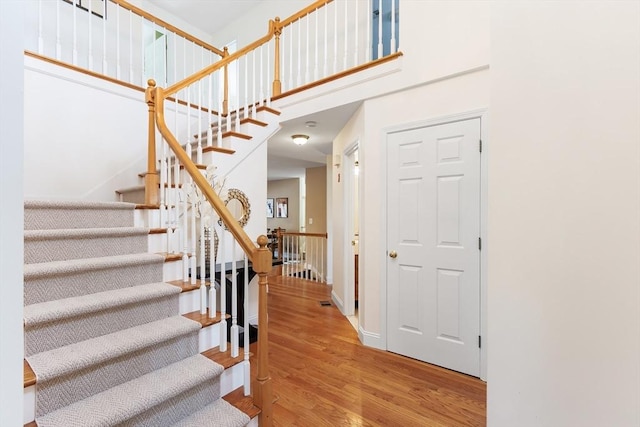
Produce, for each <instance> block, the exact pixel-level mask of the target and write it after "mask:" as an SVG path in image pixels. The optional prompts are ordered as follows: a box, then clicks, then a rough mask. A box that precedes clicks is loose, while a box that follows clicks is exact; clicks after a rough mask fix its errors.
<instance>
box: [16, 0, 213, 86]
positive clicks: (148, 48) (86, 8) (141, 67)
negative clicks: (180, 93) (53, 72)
mask: <svg viewBox="0 0 640 427" xmlns="http://www.w3.org/2000/svg"><path fill="white" fill-rule="evenodd" d="M25 8H26V13H25V19H26V22H25V28H26V29H27V30H26V31H25V48H26V50H28V51H30V52H32V53H35V54H38V55H40V56H43V57H46V58H51V59H54V60H56V61H60V62H63V63H66V64H70V65H73V66H75V67H78V68H80V69H83V70H87V71H90V72H92V73H95V74H98V75H100V76H104V77H107V78H111V79H115V80H117V81H121V82H124V83H128V84H131V85H136V86H139V87H141V88H144V87H146V82H147V80H148V79H150V78H153V79H154V80H156V81H157V82H158V84H162V85H163V86H166V85H169V84H173V83H175V82H177V81H179V80H181V79H184V78H185V77H186V76H189V75H191V74H193V73H194V72H196V71H197V70H199V69H201V68H203V67H205V66H207V65H209V64H211V63H213V62H214V61H217V60H218V59H219V58H220V57H221V56H222V55H223V54H224V52H223V50H222V49H218V48H216V47H214V46H211V45H210V44H209V43H206V42H204V41H202V40H200V39H198V38H196V37H194V36H192V35H190V34H188V33H186V32H184V31H182V30H181V29H179V28H176V27H175V26H173V25H171V24H169V23H167V22H165V21H163V20H162V19H160V18H157V17H155V16H153V15H152V14H150V13H148V12H146V11H144V10H142V9H140V8H138V7H136V6H134V5H132V4H130V3H127V2H126V1H123V0H104V1H92V0H54V1H51V0H35V1H29V2H25Z"/></svg>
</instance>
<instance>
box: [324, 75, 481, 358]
mask: <svg viewBox="0 0 640 427" xmlns="http://www.w3.org/2000/svg"><path fill="white" fill-rule="evenodd" d="M418 105H419V106H420V108H415V106H418ZM488 105H489V71H488V70H483V71H478V72H475V73H471V74H467V75H463V76H460V77H456V78H452V79H448V80H443V81H440V82H437V83H433V84H428V85H425V86H422V87H418V88H416V89H411V90H408V91H404V92H398V93H395V94H392V95H388V96H384V97H379V98H375V99H372V100H370V101H366V102H365V104H364V111H365V119H364V128H365V132H364V136H363V138H362V140H361V144H360V150H359V152H358V156H359V164H360V174H361V175H362V178H361V179H362V181H361V182H362V183H363V184H362V187H361V191H362V193H363V196H362V199H361V200H362V206H361V209H362V212H363V215H362V223H361V224H360V226H361V229H360V257H359V258H360V260H362V262H363V265H364V266H365V268H364V269H362V270H361V271H362V276H361V277H360V283H362V284H363V287H362V290H363V292H364V304H362V303H361V305H364V308H363V309H364V316H361V320H362V323H363V328H364V329H365V330H366V331H367V332H369V333H373V334H380V338H381V340H380V342H379V346H380V348H386V341H385V340H386V288H385V286H384V285H385V283H386V263H387V258H386V251H387V249H388V248H387V246H386V215H387V212H386V193H385V191H384V190H382V191H381V190H380V189H385V188H386V186H387V181H386V164H387V157H386V146H385V143H386V133H385V132H386V131H387V129H389V128H390V127H396V126H400V125H405V124H410V123H413V122H418V121H421V120H426V119H436V118H438V117H443V116H447V115H452V114H458V113H463V112H467V111H473V110H478V109H482V108H486V107H487V106H488ZM336 251H337V249H336Z"/></svg>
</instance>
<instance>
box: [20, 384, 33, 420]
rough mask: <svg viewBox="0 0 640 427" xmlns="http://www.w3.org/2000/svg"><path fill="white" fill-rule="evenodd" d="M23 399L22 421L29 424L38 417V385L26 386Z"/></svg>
mask: <svg viewBox="0 0 640 427" xmlns="http://www.w3.org/2000/svg"><path fill="white" fill-rule="evenodd" d="M22 399H23V409H22V423H23V424H27V423H30V422H31V421H33V420H35V419H36V386H35V385H32V386H29V387H25V389H24V396H23V398H22Z"/></svg>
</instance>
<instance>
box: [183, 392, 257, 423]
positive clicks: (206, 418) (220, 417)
mask: <svg viewBox="0 0 640 427" xmlns="http://www.w3.org/2000/svg"><path fill="white" fill-rule="evenodd" d="M211 420H216V424H215V425H216V426H224V427H243V426H246V425H247V424H249V421H251V419H250V418H249V416H248V415H247V414H245V413H244V412H242V411H240V410H238V409H236V408H235V407H233V405H231V404H230V403H228V402H226V401H225V400H223V399H218V400H216V401H215V402H213V403H211V404H209V405H207V406H205V407H204V408H202V409H201V410H199V411H198V412H196V413H194V414H193V415H191V416H189V417H187V418H185V419H183V420H181V421H179V422H177V423H176V424H174V425H173V426H171V427H201V426H207V425H211Z"/></svg>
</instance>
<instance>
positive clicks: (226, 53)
mask: <svg viewBox="0 0 640 427" xmlns="http://www.w3.org/2000/svg"><path fill="white" fill-rule="evenodd" d="M227 56H229V48H228V47H226V46H225V47H224V56H223V58H226V57H227ZM222 114H223V115H225V116H226V115H227V114H229V68H228V67H227V64H225V66H224V98H223V99H222Z"/></svg>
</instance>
